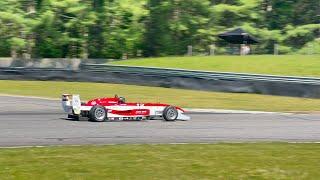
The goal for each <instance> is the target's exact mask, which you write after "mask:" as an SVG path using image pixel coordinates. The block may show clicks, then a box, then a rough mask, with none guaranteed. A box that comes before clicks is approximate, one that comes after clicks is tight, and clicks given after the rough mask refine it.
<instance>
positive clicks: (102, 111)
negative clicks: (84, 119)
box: [89, 105, 108, 122]
mask: <svg viewBox="0 0 320 180" xmlns="http://www.w3.org/2000/svg"><path fill="white" fill-rule="evenodd" d="M107 115H108V112H107V110H106V108H105V107H104V106H100V105H95V106H93V107H92V108H91V110H90V111H89V120H90V121H94V122H104V121H106V120H107Z"/></svg>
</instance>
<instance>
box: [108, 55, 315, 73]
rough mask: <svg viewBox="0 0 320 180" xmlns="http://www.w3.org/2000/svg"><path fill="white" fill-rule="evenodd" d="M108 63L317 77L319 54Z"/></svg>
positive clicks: (137, 60)
mask: <svg viewBox="0 0 320 180" xmlns="http://www.w3.org/2000/svg"><path fill="white" fill-rule="evenodd" d="M112 64H121V65H130V66H154V67H168V68H181V69H194V70H207V71H226V72H241V73H257V74H273V75H290V76H317V77H320V71H319V69H320V56H319V55H281V56H272V55H260V56H211V57H208V56H207V57H196V56H195V57H165V58H148V59H130V60H126V61H117V62H113V63H112Z"/></svg>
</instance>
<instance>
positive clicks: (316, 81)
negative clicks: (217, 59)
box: [80, 64, 320, 85]
mask: <svg viewBox="0 0 320 180" xmlns="http://www.w3.org/2000/svg"><path fill="white" fill-rule="evenodd" d="M80 69H82V70H87V71H100V72H101V71H108V72H114V73H130V74H136V75H157V76H163V77H169V76H170V77H185V78H198V79H206V80H245V81H267V82H283V83H299V84H310V85H320V78H312V77H296V76H274V75H261V74H244V73H229V72H213V71H196V70H185V69H171V68H154V67H141V66H123V65H109V64H108V65H107V64H81V65H80Z"/></svg>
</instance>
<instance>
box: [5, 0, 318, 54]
mask: <svg viewBox="0 0 320 180" xmlns="http://www.w3.org/2000/svg"><path fill="white" fill-rule="evenodd" d="M318 11H319V1H318V0H308V1H307V0H117V1H115V0H92V1H90V0H36V1H35V0H24V1H21V0H3V1H0V40H1V41H0V56H9V55H10V53H13V52H14V53H17V54H18V55H20V56H21V55H22V54H23V53H28V54H31V55H32V57H52V58H54V57H80V58H86V57H89V58H121V57H122V56H123V55H127V56H129V57H135V56H137V55H138V54H141V52H142V54H143V55H145V56H166V55H184V54H186V53H187V46H189V45H192V46H193V48H194V50H195V51H196V52H200V53H202V54H204V53H207V52H208V49H209V45H211V44H216V45H217V46H218V47H219V48H218V49H217V51H216V52H217V53H222V52H226V49H224V47H226V45H227V44H226V43H225V42H224V41H223V40H220V39H218V38H217V35H218V34H219V33H221V32H225V31H227V30H230V29H233V28H235V27H242V28H244V29H245V30H246V31H248V32H249V33H251V34H252V35H254V36H256V37H257V38H258V39H259V40H260V44H259V46H257V47H256V48H255V49H254V51H255V52H256V53H259V54H265V53H273V46H274V44H275V43H277V44H279V53H282V54H286V53H295V52H298V53H305V50H302V49H305V48H306V47H309V46H313V45H315V46H316V45H317V43H311V42H316V40H315V39H317V38H319V36H320V34H319V33H320V30H319V29H320V25H319V19H320V16H319V12H318ZM300 49H301V50H300ZM314 49H316V47H314ZM138 52H140V53H138ZM316 52H317V51H314V53H316Z"/></svg>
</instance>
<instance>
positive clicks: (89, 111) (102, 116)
mask: <svg viewBox="0 0 320 180" xmlns="http://www.w3.org/2000/svg"><path fill="white" fill-rule="evenodd" d="M62 107H63V109H64V111H65V112H66V113H68V118H72V119H76V120H79V119H80V118H82V117H84V118H89V120H90V121H94V122H103V121H107V120H144V119H145V120H146V119H160V118H161V119H164V120H166V121H175V120H189V119H190V117H189V116H187V115H185V114H184V112H185V111H184V110H183V109H181V108H180V107H176V106H171V105H168V104H160V103H128V102H126V101H125V98H123V97H118V96H117V95H116V96H115V97H111V98H109V97H104V98H97V99H92V100H89V101H88V102H81V101H80V96H79V95H71V94H63V95H62Z"/></svg>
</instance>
